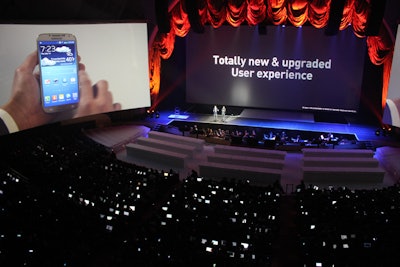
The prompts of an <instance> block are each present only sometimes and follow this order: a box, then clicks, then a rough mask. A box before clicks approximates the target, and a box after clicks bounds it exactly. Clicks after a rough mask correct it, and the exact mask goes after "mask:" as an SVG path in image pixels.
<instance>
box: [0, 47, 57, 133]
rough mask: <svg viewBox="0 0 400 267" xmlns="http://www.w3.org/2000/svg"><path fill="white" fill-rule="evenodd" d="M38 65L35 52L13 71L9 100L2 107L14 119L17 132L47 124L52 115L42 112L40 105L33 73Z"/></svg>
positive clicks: (36, 75) (36, 80)
mask: <svg viewBox="0 0 400 267" xmlns="http://www.w3.org/2000/svg"><path fill="white" fill-rule="evenodd" d="M38 63H39V60H38V55H37V51H35V52H32V53H31V54H29V55H28V56H27V57H26V59H25V61H24V62H23V63H22V64H21V65H20V66H19V67H18V68H17V69H16V70H15V73H14V79H13V84H12V91H11V98H10V100H9V101H8V103H7V104H5V105H4V106H3V107H2V108H3V109H4V110H5V111H7V112H8V114H10V116H11V117H12V118H13V119H14V121H15V123H16V124H17V126H18V128H19V130H25V129H29V128H33V127H36V126H39V125H42V124H45V123H48V122H50V121H51V120H52V118H53V115H51V114H47V113H45V112H44V111H43V108H42V105H41V100H40V90H39V81H38V74H35V73H34V70H35V68H36V66H37V65H38Z"/></svg>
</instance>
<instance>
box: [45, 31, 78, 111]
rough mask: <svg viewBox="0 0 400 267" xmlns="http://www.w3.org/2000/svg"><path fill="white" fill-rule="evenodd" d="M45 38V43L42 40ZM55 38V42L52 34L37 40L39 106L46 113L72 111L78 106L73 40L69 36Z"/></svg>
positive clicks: (75, 56)
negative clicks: (39, 87)
mask: <svg viewBox="0 0 400 267" xmlns="http://www.w3.org/2000/svg"><path fill="white" fill-rule="evenodd" d="M46 36H47V37H48V40H42V39H46ZM57 36H58V37H57V38H54V40H53V39H52V38H53V37H52V36H51V35H45V37H43V36H39V38H38V53H39V61H40V74H41V88H42V92H41V93H42V103H43V109H44V110H45V111H46V112H58V111H63V110H69V109H74V108H76V107H77V104H78V103H79V82H78V57H77V48H76V39H75V38H74V37H73V35H70V34H65V35H62V34H58V35H57ZM59 36H61V37H59ZM72 37H73V38H72Z"/></svg>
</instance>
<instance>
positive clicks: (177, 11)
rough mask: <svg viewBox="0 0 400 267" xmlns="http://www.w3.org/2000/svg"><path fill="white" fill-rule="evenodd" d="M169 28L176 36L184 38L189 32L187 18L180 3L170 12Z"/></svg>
mask: <svg viewBox="0 0 400 267" xmlns="http://www.w3.org/2000/svg"><path fill="white" fill-rule="evenodd" d="M171 20H172V23H171V27H172V29H173V30H174V33H175V35H176V36H179V37H184V36H186V34H187V33H188V32H189V30H190V23H189V18H188V15H187V14H186V12H184V11H183V7H182V3H181V2H179V3H178V4H177V5H176V6H174V7H173V9H172V11H171Z"/></svg>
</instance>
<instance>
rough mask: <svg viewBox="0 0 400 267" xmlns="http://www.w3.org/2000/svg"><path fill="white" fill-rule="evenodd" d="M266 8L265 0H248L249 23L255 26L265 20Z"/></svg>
mask: <svg viewBox="0 0 400 267" xmlns="http://www.w3.org/2000/svg"><path fill="white" fill-rule="evenodd" d="M266 10H267V7H266V6H265V4H264V0H247V19H246V20H247V23H248V24H249V25H251V26H254V25H257V24H258V23H260V22H262V21H264V19H265V17H266V15H267V14H266V12H265V11H266Z"/></svg>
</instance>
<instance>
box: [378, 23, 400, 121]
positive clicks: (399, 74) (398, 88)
mask: <svg viewBox="0 0 400 267" xmlns="http://www.w3.org/2000/svg"><path fill="white" fill-rule="evenodd" d="M382 120H383V123H385V124H388V125H392V126H395V127H400V25H398V26H397V35H396V43H395V46H394V54H393V62H392V69H391V71H390V80H389V88H388V94H387V98H386V106H385V108H384V111H383V119H382Z"/></svg>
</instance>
